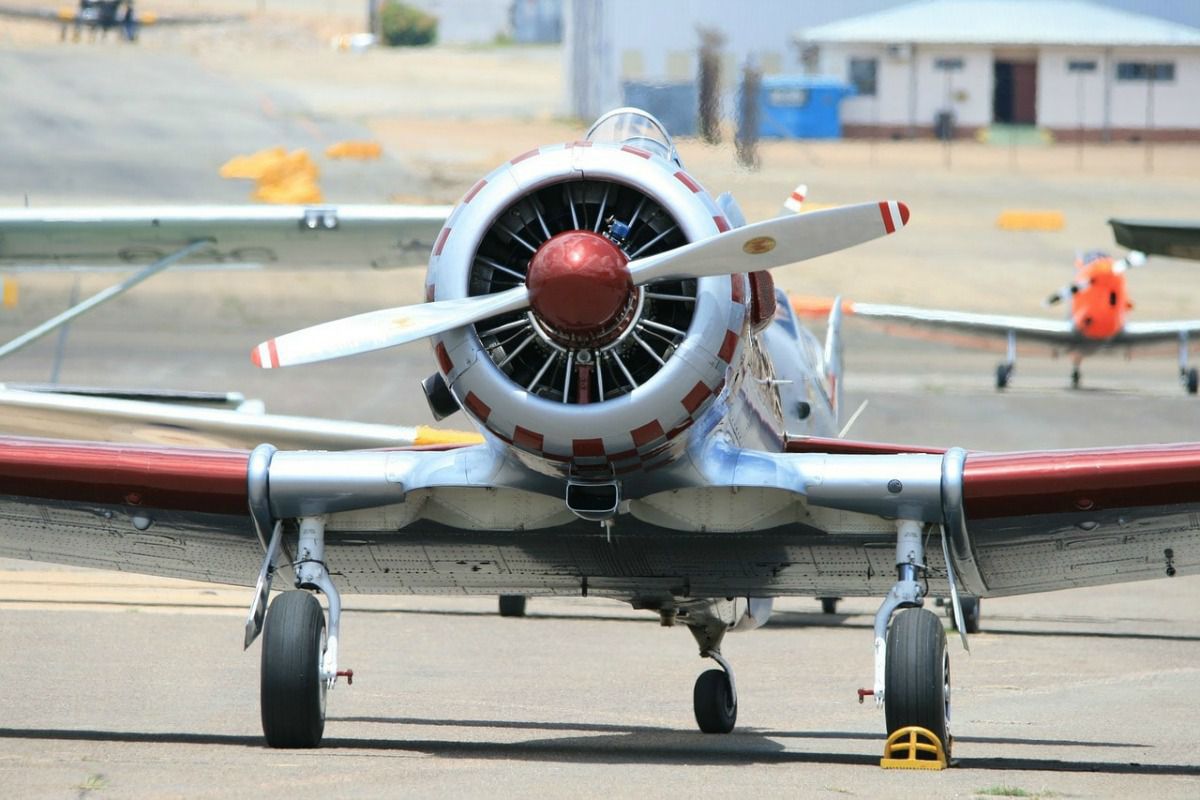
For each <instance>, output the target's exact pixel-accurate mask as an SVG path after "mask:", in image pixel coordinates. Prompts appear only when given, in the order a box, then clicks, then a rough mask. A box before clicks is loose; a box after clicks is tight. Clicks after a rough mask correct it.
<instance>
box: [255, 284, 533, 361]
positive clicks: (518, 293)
mask: <svg viewBox="0 0 1200 800" xmlns="http://www.w3.org/2000/svg"><path fill="white" fill-rule="evenodd" d="M528 305H529V291H528V290H527V289H526V288H525V287H524V286H517V287H514V288H512V289H508V290H506V291H503V292H497V293H496V294H489V295H482V296H479V297H463V298H461V299H458V300H441V301H438V302H436V303H418V304H417V305H413V306H401V307H399V308H386V309H383V310H382V311H369V312H367V313H366V314H358V315H357V316H353V317H346V318H344V319H339V320H334V321H333V322H325V323H322V324H320V325H314V326H313V327H311V328H304V329H302V330H298V331H294V332H292V333H288V334H284V335H283V336H279V337H276V338H274V339H268V340H267V341H265V342H263V343H262V344H260V345H259V346H258V347H256V348H254V350H253V351H252V352H251V353H250V360H251V361H252V362H254V365H255V366H258V367H262V368H263V369H273V368H275V367H290V366H293V365H295V364H309V363H312V362H314V361H325V360H327V359H331V358H340V357H342V356H352V355H355V354H357V353H367V352H370V351H372V350H382V349H384V348H386V347H395V346H396V345H401V344H407V343H408V342H415V341H416V340H417V339H424V338H425V337H427V336H434V335H435V334H439V333H442V332H443V331H448V330H451V329H453V328H459V327H462V326H463V325H470V324H472V323H474V322H479V321H480V320H483V319H487V318H488V317H494V316H496V315H498V314H504V313H507V312H509V311H519V310H520V309H522V308H525V307H526V306H528Z"/></svg>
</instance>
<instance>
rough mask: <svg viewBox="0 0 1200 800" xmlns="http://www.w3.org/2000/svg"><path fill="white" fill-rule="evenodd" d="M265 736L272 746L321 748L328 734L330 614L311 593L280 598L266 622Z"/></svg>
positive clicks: (262, 688)
mask: <svg viewBox="0 0 1200 800" xmlns="http://www.w3.org/2000/svg"><path fill="white" fill-rule="evenodd" d="M262 639H263V647H262V685H261V692H260V695H259V702H260V704H261V706H262V726H263V735H264V736H266V738H267V744H268V745H269V746H271V747H316V746H317V745H319V744H320V743H321V736H322V735H323V734H324V733H325V685H324V682H323V681H322V680H321V659H322V657H323V656H324V654H325V613H324V611H322V610H321V604H320V603H319V602H317V598H316V597H314V596H312V595H311V594H309V593H308V592H301V591H294V592H284V593H283V594H281V595H279V596H278V597H276V598H275V600H274V601H272V603H271V607H270V609H269V610H268V611H267V619H266V623H265V624H264V625H263V637H262Z"/></svg>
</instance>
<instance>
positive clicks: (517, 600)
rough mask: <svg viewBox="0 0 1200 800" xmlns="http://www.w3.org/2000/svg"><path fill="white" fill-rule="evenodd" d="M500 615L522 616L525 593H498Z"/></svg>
mask: <svg viewBox="0 0 1200 800" xmlns="http://www.w3.org/2000/svg"><path fill="white" fill-rule="evenodd" d="M500 616H502V617H523V616H525V595H523V594H502V595H500Z"/></svg>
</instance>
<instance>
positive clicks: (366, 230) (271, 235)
mask: <svg viewBox="0 0 1200 800" xmlns="http://www.w3.org/2000/svg"><path fill="white" fill-rule="evenodd" d="M450 210H451V209H450V207H449V206H400V205H396V206H392V205H343V206H338V205H319V206H284V205H280V206H249V205H230V206H180V207H158V206H155V207H146V208H134V207H119V208H118V207H114V208H102V207H95V208H44V209H0V270H3V271H14V270H17V269H27V270H45V269H56V268H57V269H66V268H75V267H89V268H106V267H107V268H121V269H130V268H134V267H138V266H143V265H146V264H149V263H152V262H154V261H157V260H159V259H162V258H164V257H166V256H169V255H171V254H172V253H175V252H178V251H180V250H182V249H183V248H185V247H187V246H188V245H192V244H194V243H196V242H207V243H208V245H207V246H205V247H202V248H200V249H199V250H197V251H196V252H194V253H192V254H191V255H189V256H187V258H186V259H184V260H183V261H182V262H181V263H184V264H194V265H195V264H203V265H208V266H213V265H216V266H226V267H232V266H247V265H250V266H271V265H278V266H282V267H310V266H311V267H336V268H349V267H359V266H364V265H365V266H370V267H373V268H376V269H383V268H387V267H398V266H409V265H423V264H425V263H426V261H427V260H428V257H429V253H430V251H431V250H432V249H433V245H434V242H435V241H436V240H437V235H438V232H439V231H440V230H441V229H442V224H443V223H444V222H445V221H446V217H447V216H449V214H450Z"/></svg>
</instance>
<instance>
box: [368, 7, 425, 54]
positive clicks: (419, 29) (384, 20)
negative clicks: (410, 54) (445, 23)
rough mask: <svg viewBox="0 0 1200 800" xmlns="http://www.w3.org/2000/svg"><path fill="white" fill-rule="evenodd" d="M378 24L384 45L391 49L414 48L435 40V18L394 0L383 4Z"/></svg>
mask: <svg viewBox="0 0 1200 800" xmlns="http://www.w3.org/2000/svg"><path fill="white" fill-rule="evenodd" d="M379 24H380V28H381V29H382V31H383V41H384V43H385V44H387V45H389V46H391V47H416V46H420V45H425V44H433V42H434V41H435V40H436V39H437V25H438V20H437V17H435V16H433V15H432V14H426V13H425V12H424V11H422V10H421V9H419V8H413V7H412V6H410V5H406V4H404V3H399V2H396V0H388V1H387V2H386V3H384V4H383V8H381V9H380V11H379Z"/></svg>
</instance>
